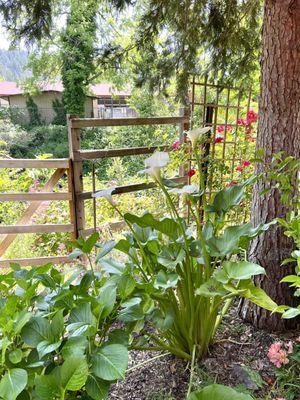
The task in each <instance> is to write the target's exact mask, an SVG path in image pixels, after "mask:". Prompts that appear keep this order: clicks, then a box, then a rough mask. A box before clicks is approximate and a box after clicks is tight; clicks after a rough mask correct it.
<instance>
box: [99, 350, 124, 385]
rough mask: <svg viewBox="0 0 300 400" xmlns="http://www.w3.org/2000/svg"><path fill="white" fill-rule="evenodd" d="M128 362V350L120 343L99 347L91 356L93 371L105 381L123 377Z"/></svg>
mask: <svg viewBox="0 0 300 400" xmlns="http://www.w3.org/2000/svg"><path fill="white" fill-rule="evenodd" d="M127 364H128V350H127V348H126V347H125V346H122V345H121V344H109V345H106V346H104V347H101V348H100V349H99V351H98V353H97V354H96V355H95V356H94V357H93V358H92V369H93V373H94V374H95V375H96V376H97V377H98V378H101V379H104V380H106V381H113V380H115V379H120V378H124V376H125V372H126V368H127Z"/></svg>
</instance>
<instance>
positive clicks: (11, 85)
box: [0, 82, 131, 97]
mask: <svg viewBox="0 0 300 400" xmlns="http://www.w3.org/2000/svg"><path fill="white" fill-rule="evenodd" d="M40 90H41V92H58V93H61V92H62V91H63V85H62V83H61V82H57V83H54V84H48V83H46V84H43V85H41V86H40ZM90 92H91V94H92V95H95V96H96V97H110V96H111V95H112V94H113V95H116V96H130V94H131V92H130V91H129V90H127V91H126V90H125V91H124V90H123V91H122V90H121V91H120V90H114V88H113V85H111V84H109V83H98V84H96V85H93V86H91V87H90ZM24 93H25V92H24V91H23V89H22V87H21V86H18V84H17V83H16V82H0V97H9V96H14V95H17V94H24Z"/></svg>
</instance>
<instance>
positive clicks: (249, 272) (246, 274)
mask: <svg viewBox="0 0 300 400" xmlns="http://www.w3.org/2000/svg"><path fill="white" fill-rule="evenodd" d="M223 268H224V271H225V273H226V274H227V276H228V278H229V279H238V280H244V279H250V278H252V276H255V275H260V274H265V273H266V271H265V269H264V268H263V267H261V266H260V265H258V264H254V263H251V262H249V261H236V262H234V261H225V262H224V263H223Z"/></svg>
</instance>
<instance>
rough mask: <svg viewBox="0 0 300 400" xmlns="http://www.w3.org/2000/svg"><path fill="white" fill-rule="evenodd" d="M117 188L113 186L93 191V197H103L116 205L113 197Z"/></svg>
mask: <svg viewBox="0 0 300 400" xmlns="http://www.w3.org/2000/svg"><path fill="white" fill-rule="evenodd" d="M115 189H116V188H115V187H111V188H108V189H103V190H100V191H99V192H96V193H93V194H92V197H95V198H99V197H103V198H105V199H106V200H107V201H108V202H109V203H110V204H112V205H114V204H115V203H114V201H113V198H112V193H113V192H114V190H115Z"/></svg>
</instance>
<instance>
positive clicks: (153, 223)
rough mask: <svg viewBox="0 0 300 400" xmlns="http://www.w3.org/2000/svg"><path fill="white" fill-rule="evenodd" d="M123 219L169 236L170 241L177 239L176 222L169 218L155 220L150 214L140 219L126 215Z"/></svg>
mask: <svg viewBox="0 0 300 400" xmlns="http://www.w3.org/2000/svg"><path fill="white" fill-rule="evenodd" d="M124 218H125V219H126V220H127V221H129V222H130V223H132V224H137V225H139V226H140V227H142V228H145V227H150V228H152V229H155V230H157V231H158V232H161V233H163V234H164V235H166V236H169V237H170V238H172V239H177V238H178V232H179V226H178V224H177V222H176V221H174V220H173V219H171V218H164V219H162V220H158V219H155V218H154V217H153V215H152V214H149V213H146V214H144V215H143V216H142V217H137V216H136V215H133V214H130V213H126V214H125V215H124Z"/></svg>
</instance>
